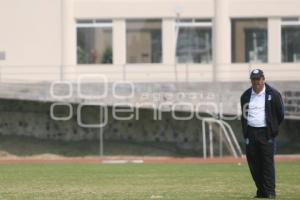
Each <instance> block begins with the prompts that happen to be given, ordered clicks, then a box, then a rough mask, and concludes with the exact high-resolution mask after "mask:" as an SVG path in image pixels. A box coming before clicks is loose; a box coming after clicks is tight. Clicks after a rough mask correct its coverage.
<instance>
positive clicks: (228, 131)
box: [202, 117, 243, 159]
mask: <svg viewBox="0 0 300 200" xmlns="http://www.w3.org/2000/svg"><path fill="white" fill-rule="evenodd" d="M207 123H208V125H209V153H210V158H213V157H214V148H213V130H212V125H213V124H218V125H219V126H220V128H221V129H220V133H219V134H220V135H219V136H220V143H219V144H220V146H219V149H220V156H222V153H221V152H222V151H223V146H222V142H223V135H224V136H225V139H226V142H227V143H228V145H229V150H230V152H231V154H232V155H233V156H234V157H235V158H237V157H242V155H243V153H242V150H241V147H240V145H239V143H238V141H237V139H236V137H235V134H234V132H233V130H232V128H231V126H230V125H229V124H228V123H227V122H225V121H223V120H219V119H215V118H211V117H209V118H203V119H202V142H203V158H204V159H206V158H207V146H206V143H207V141H206V124H207Z"/></svg>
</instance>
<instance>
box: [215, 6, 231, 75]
mask: <svg viewBox="0 0 300 200" xmlns="http://www.w3.org/2000/svg"><path fill="white" fill-rule="evenodd" d="M228 8H229V5H228V0H215V17H214V19H213V63H214V72H213V73H214V75H213V77H214V78H213V79H214V81H216V80H218V72H219V66H220V65H222V64H229V63H231V26H230V18H229V16H228Z"/></svg>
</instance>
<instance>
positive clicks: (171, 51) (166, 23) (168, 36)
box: [162, 18, 176, 65]
mask: <svg viewBox="0 0 300 200" xmlns="http://www.w3.org/2000/svg"><path fill="white" fill-rule="evenodd" d="M162 42H163V44H162V51H163V54H162V56H163V58H162V60H163V64H166V65H174V63H175V51H176V49H175V20H174V19H171V18H168V19H164V20H163V22H162Z"/></svg>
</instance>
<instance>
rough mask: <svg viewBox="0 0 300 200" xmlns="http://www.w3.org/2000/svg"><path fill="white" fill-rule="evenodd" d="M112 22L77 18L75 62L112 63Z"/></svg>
mask: <svg viewBox="0 0 300 200" xmlns="http://www.w3.org/2000/svg"><path fill="white" fill-rule="evenodd" d="M112 54H113V51H112V22H111V21H98V20H97V21H96V20H79V21H78V22H77V63H78V64H100V63H102V64H104V63H112V62H113V60H112Z"/></svg>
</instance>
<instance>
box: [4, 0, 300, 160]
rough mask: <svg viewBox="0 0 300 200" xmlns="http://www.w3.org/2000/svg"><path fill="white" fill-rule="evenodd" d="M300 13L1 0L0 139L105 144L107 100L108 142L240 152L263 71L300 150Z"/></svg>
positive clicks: (229, 5)
mask: <svg viewBox="0 0 300 200" xmlns="http://www.w3.org/2000/svg"><path fill="white" fill-rule="evenodd" d="M299 8H300V1H298V0H260V1H257V0H27V1H22V0H1V1H0V26H1V30H0V98H1V102H2V103H1V105H0V120H1V121H0V134H2V135H26V136H34V137H37V138H42V139H57V140H68V141H69V140H95V139H97V138H98V137H99V130H98V128H99V125H96V124H95V123H94V122H95V121H97V120H98V117H101V116H100V115H99V116H97V112H96V111H95V109H91V108H89V107H91V106H95V104H97V103H101V105H106V106H108V109H107V110H106V111H107V112H108V114H107V117H106V118H107V119H106V120H105V119H104V120H103V121H106V123H105V126H104V127H100V128H101V130H102V131H103V132H102V134H104V140H107V141H127V142H128V141H129V142H135V143H155V144H156V145H157V144H161V146H164V147H167V146H168V145H169V146H170V148H172V149H175V150H179V151H188V152H193V153H195V154H196V155H203V154H205V153H206V152H204V151H203V152H202V150H203V145H204V146H205V145H206V144H210V153H211V154H212V153H213V149H214V148H215V149H218V150H220V148H223V147H222V145H221V143H222V142H224V143H226V144H227V146H228V147H229V148H228V149H229V150H228V151H229V152H231V153H234V152H235V153H236V154H238V151H239V145H236V146H235V138H237V142H238V143H240V144H241V143H242V138H241V132H240V131H241V130H240V129H241V128H240V127H239V115H240V113H239V112H240V111H239V110H240V109H239V108H240V107H239V97H240V95H241V93H242V91H244V90H245V89H246V88H248V87H249V86H250V82H249V72H250V70H251V69H254V68H257V67H258V68H261V69H263V70H264V72H265V74H266V79H267V82H269V83H270V84H271V85H274V86H276V88H278V89H279V90H280V92H281V94H282V95H283V97H284V101H285V102H284V103H285V106H286V115H287V120H286V122H285V123H284V124H283V127H282V132H283V134H282V135H281V136H279V137H281V143H280V145H282V146H284V145H286V144H289V145H290V146H293V145H291V143H292V142H293V141H295V139H298V140H299V136H297V134H296V131H295V130H296V128H297V126H299V125H297V120H299V119H300V107H299V105H300V89H299V88H300V87H299V86H300V10H299ZM114 105H119V107H118V111H120V110H121V112H122V113H123V114H124V113H125V115H126V117H127V118H126V119H127V120H123V119H125V117H124V116H122V117H123V118H122V117H120V116H119V118H118V119H116V117H115V115H116V114H115V113H116V112H115V111H116V108H115V107H114ZM89 109H90V110H89ZM122 109H123V110H122ZM83 110H84V113H85V114H83V113H81V112H83ZM137 110H139V111H137ZM153 113H154V114H153ZM190 113H193V114H190ZM199 113H201V114H199ZM197 114H198V115H197ZM212 115H213V117H211V116H212ZM96 116H97V117H96ZM132 116H133V117H132ZM153 116H154V117H153ZM197 116H200V117H197ZM225 117H226V120H222V118H225ZM176 118H178V119H176ZM203 118H205V120H206V121H205V120H204V119H203ZM95 119H97V120H95ZM92 121H94V122H92ZM226 121H227V122H226ZM205 124H207V125H208V126H207V127H208V128H207V129H206V128H205ZM220 124H221V125H220ZM227 125H230V126H229V128H226V127H228V126H227ZM231 127H232V130H233V131H230V129H231ZM206 132H207V133H208V136H207V135H206V134H205V133H206ZM219 132H220V134H219ZM232 133H233V134H234V137H232ZM102 134H100V139H102V136H103V135H102ZM218 134H219V135H218ZM213 135H214V138H213ZM216 135H218V136H216ZM221 135H224V138H222V137H223V136H222V137H221ZM205 137H209V139H208V140H210V141H211V142H205V141H206V138H205ZM213 144H215V145H214V146H215V147H213ZM219 144H220V145H219ZM205 149H206V148H205ZM295 149H297V150H298V152H299V150H300V148H299V146H295V147H293V149H292V150H291V149H285V151H286V152H292V151H294V150H295ZM202 153H203V154H202ZM220 154H221V150H220Z"/></svg>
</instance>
